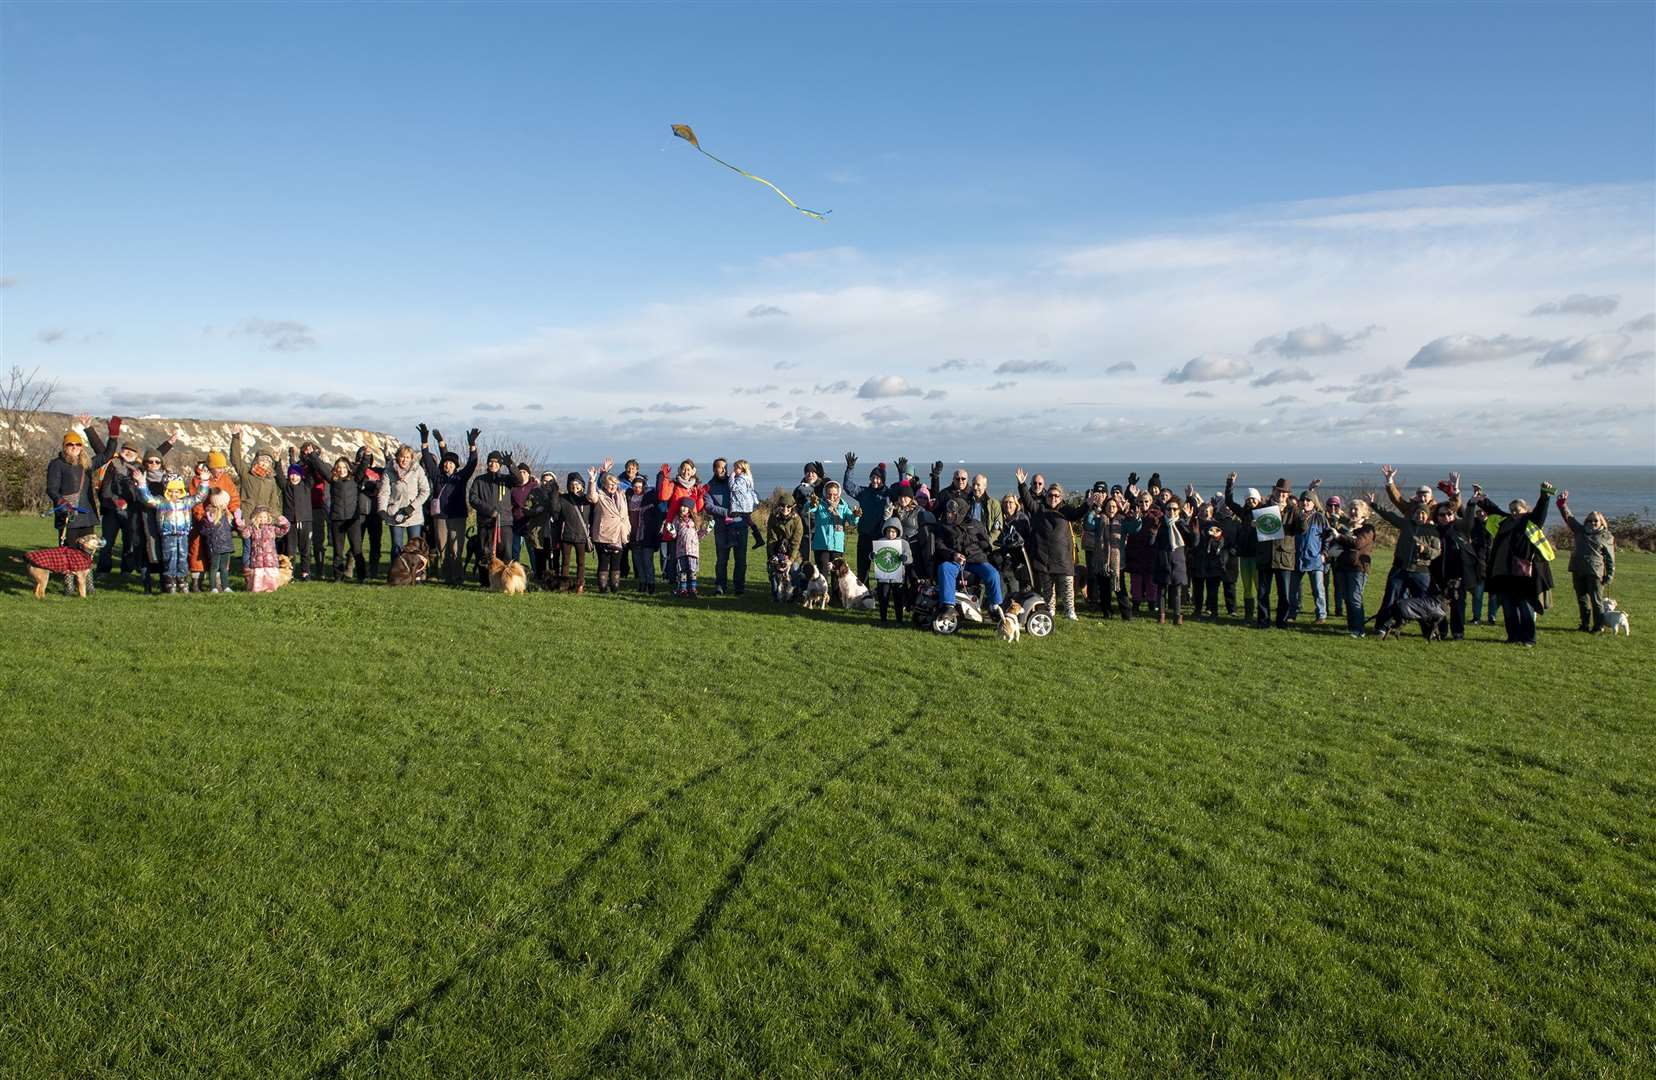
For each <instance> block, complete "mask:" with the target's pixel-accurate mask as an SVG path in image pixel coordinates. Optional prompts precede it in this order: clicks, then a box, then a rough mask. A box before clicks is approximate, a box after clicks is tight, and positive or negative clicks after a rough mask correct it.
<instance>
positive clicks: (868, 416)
mask: <svg viewBox="0 0 1656 1080" xmlns="http://www.w3.org/2000/svg"><path fill="white" fill-rule="evenodd" d="M863 419H864V420H867V421H868V422H869V423H870V424H895V423H898V422H900V421H903V420H906V419H908V414H907V413H905V412H903V411H902V410H901V409H899V408H897V407H896V406H893V405H881V406H879V407H878V408H873V409H869V410H868V411H867V412H865V413H863Z"/></svg>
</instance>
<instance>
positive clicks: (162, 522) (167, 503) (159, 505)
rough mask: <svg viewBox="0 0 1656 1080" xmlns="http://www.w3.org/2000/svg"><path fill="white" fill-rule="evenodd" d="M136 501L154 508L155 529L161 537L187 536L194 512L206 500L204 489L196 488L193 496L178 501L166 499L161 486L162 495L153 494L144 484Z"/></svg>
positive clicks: (164, 489) (186, 496)
mask: <svg viewBox="0 0 1656 1080" xmlns="http://www.w3.org/2000/svg"><path fill="white" fill-rule="evenodd" d="M137 490H138V501H139V502H141V503H143V504H144V505H145V506H150V507H154V509H155V522H156V528H157V529H158V530H159V531H160V535H162V536H189V535H190V526H191V525H193V524H194V523H195V518H194V511H195V508H196V507H198V506H200V505H201V503H202V500H203V499H205V498H207V491H208V489H207V488H206V487H201V488H198V489H197V490H196V491H195V493H194V494H192V495H185V496H184V497H183V498H179V499H169V498H167V496H166V494H165V491H166V488H165V486H163V488H162V492H163V493H162V494H160V495H157V494H153V493H152V492H151V491H150V489H149V485H148V484H145V485H143V486H141V487H139V488H138V489H137Z"/></svg>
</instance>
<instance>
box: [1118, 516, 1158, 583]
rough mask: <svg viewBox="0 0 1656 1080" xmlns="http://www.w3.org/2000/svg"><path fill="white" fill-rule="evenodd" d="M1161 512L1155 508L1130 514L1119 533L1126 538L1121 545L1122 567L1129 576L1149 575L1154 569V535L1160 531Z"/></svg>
mask: <svg viewBox="0 0 1656 1080" xmlns="http://www.w3.org/2000/svg"><path fill="white" fill-rule="evenodd" d="M1161 524H1162V512H1161V511H1160V510H1157V509H1156V508H1155V507H1151V508H1150V509H1149V510H1146V511H1143V512H1142V513H1139V512H1130V513H1129V516H1128V517H1127V519H1126V520H1125V521H1124V522H1123V523H1122V526H1121V531H1122V533H1123V534H1125V535H1126V537H1127V542H1126V543H1125V544H1124V545H1123V550H1122V558H1121V561H1122V565H1123V566H1125V567H1126V568H1127V572H1128V573H1129V574H1149V573H1153V572H1154V571H1155V569H1156V533H1158V532H1159V531H1161Z"/></svg>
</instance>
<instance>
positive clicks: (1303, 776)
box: [0, 518, 1656, 1077]
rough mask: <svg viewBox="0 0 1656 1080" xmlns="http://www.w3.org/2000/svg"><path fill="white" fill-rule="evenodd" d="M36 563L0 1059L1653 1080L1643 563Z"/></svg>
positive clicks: (169, 1068) (1652, 585)
mask: <svg viewBox="0 0 1656 1080" xmlns="http://www.w3.org/2000/svg"><path fill="white" fill-rule="evenodd" d="M47 535H48V527H47V526H46V525H45V524H44V523H43V522H42V521H41V520H40V519H17V518H9V519H0V556H3V558H4V569H3V571H0V586H3V591H0V625H3V626H4V627H5V633H4V639H5V641H6V644H7V652H8V654H9V655H8V656H7V662H6V663H5V664H4V666H3V667H0V702H4V705H3V706H0V749H3V752H0V1001H3V1002H4V1007H3V1008H0V1072H10V1073H13V1074H15V1075H20V1076H43V1075H57V1074H72V1075H110V1076H113V1075H121V1076H134V1075H136V1076H167V1077H173V1076H183V1075H203V1076H206V1075H212V1076H254V1075H258V1076H265V1075H272V1074H285V1075H326V1076H332V1075H338V1076H404V1075H409V1076H412V1075H425V1074H428V1073H431V1072H434V1071H439V1072H443V1073H446V1074H451V1075H455V1074H458V1075H480V1076H481V1075H503V1074H509V1073H516V1072H533V1073H535V1074H537V1075H546V1076H606V1077H608V1076H618V1075H639V1076H645V1075H649V1076H661V1075H717V1076H761V1075H762V1076H801V1077H819V1076H825V1075H852V1074H859V1073H861V1074H873V1075H880V1076H902V1077H913V1076H952V1075H963V1074H973V1075H991V1076H1010V1075H1020V1076H1021V1075H1030V1076H1055V1077H1057V1076H1063V1077H1070V1076H1087V1075H1096V1076H1112V1075H1119V1074H1122V1073H1139V1074H1158V1075H1161V1074H1167V1073H1172V1072H1186V1071H1202V1072H1212V1073H1223V1074H1227V1075H1229V1074H1247V1075H1251V1074H1258V1075H1273V1076H1274V1075H1281V1074H1284V1073H1293V1074H1299V1075H1306V1074H1334V1073H1338V1074H1345V1073H1352V1072H1373V1073H1383V1074H1386V1075H1398V1074H1426V1073H1431V1074H1438V1075H1441V1074H1446V1073H1448V1074H1458V1075H1478V1076H1496V1075H1499V1076H1525V1075H1533V1074H1540V1073H1558V1074H1563V1075H1628V1076H1632V1075H1648V1074H1649V1073H1650V1072H1651V1071H1652V1070H1653V1069H1656V1051H1653V1043H1656V990H1653V987H1656V891H1653V889H1656V886H1653V882H1656V819H1653V814H1652V807H1653V806H1656V779H1653V777H1656V737H1653V735H1652V728H1651V722H1650V718H1649V711H1650V710H1649V707H1648V701H1647V700H1646V699H1647V698H1648V696H1649V684H1650V676H1649V672H1650V671H1651V670H1652V669H1653V668H1652V660H1653V658H1656V657H1653V653H1656V650H1653V648H1652V646H1651V644H1650V642H1651V640H1652V639H1651V632H1652V631H1651V625H1652V624H1651V622H1650V621H1649V620H1650V616H1652V615H1656V557H1653V556H1647V555H1629V556H1627V557H1626V558H1625V559H1624V560H1623V564H1622V571H1621V574H1620V576H1619V578H1618V581H1617V584H1616V585H1615V586H1614V587H1613V588H1612V590H1611V591H1612V593H1613V594H1615V595H1616V596H1618V597H1619V598H1620V599H1621V600H1622V601H1623V603H1624V606H1626V607H1627V608H1628V609H1629V610H1630V611H1631V612H1633V617H1634V622H1635V624H1636V625H1635V636H1633V637H1632V638H1631V639H1629V638H1619V639H1615V640H1611V639H1609V638H1603V637H1601V638H1590V637H1588V636H1587V635H1583V634H1577V633H1575V632H1574V631H1573V627H1574V625H1575V615H1574V608H1573V601H1572V600H1571V599H1570V598H1569V597H1567V596H1566V597H1562V598H1561V599H1562V600H1563V603H1564V605H1565V606H1562V607H1561V608H1559V609H1556V610H1555V611H1554V612H1553V613H1551V614H1550V615H1548V616H1547V617H1546V618H1545V619H1543V621H1542V631H1541V643H1540V647H1539V648H1537V649H1534V650H1520V649H1512V648H1508V647H1506V646H1504V645H1501V644H1499V642H1500V640H1501V634H1500V632H1499V631H1498V630H1497V629H1486V628H1478V629H1477V630H1475V631H1474V632H1473V634H1472V636H1471V637H1470V638H1469V640H1467V641H1465V642H1461V643H1447V644H1441V645H1440V644H1427V643H1424V642H1422V641H1420V640H1419V639H1418V637H1416V636H1414V631H1413V630H1412V629H1411V630H1410V631H1409V635H1410V636H1409V637H1407V638H1406V639H1404V640H1401V641H1396V642H1379V641H1375V640H1372V639H1371V640H1367V641H1354V640H1351V639H1349V638H1347V637H1346V636H1345V635H1344V633H1343V632H1341V631H1340V630H1338V629H1337V628H1336V627H1334V626H1333V625H1332V624H1330V626H1328V627H1326V628H1317V629H1316V630H1313V629H1312V628H1310V627H1309V626H1302V627H1300V628H1296V629H1293V630H1289V631H1285V632H1268V633H1262V632H1257V631H1253V630H1249V629H1245V628H1243V627H1241V626H1239V625H1236V624H1223V625H1219V626H1209V625H1188V624H1187V625H1186V626H1184V627H1181V628H1177V629H1175V628H1173V627H1170V626H1169V627H1158V626H1156V625H1154V623H1153V622H1151V621H1145V620H1140V621H1137V622H1134V623H1132V624H1130V625H1123V624H1121V623H1119V622H1112V623H1108V624H1105V623H1102V622H1100V621H1098V620H1096V619H1088V620H1086V621H1084V622H1083V623H1082V624H1081V625H1080V626H1078V627H1076V626H1071V625H1068V624H1060V626H1059V628H1058V629H1057V630H1056V631H1055V632H1054V634H1053V635H1052V637H1050V638H1048V639H1046V640H1044V641H1031V640H1028V639H1026V640H1025V641H1024V642H1023V643H1022V644H1021V645H1019V646H1017V647H1008V646H1005V645H1003V644H1001V643H1000V642H999V641H996V640H994V639H993V638H992V637H991V636H990V634H989V633H988V631H986V630H983V629H974V630H968V631H966V632H964V633H963V634H961V635H960V636H958V637H955V638H940V637H936V636H934V635H931V634H929V633H921V632H917V631H914V630H911V629H901V630H898V629H888V630H883V629H881V628H880V627H879V626H878V625H877V623H876V622H874V621H872V620H871V619H870V618H869V617H867V616H862V615H856V616H853V615H848V614H844V613H837V612H830V613H827V614H806V613H802V612H800V611H798V610H796V609H792V608H789V609H778V608H774V607H772V606H771V604H770V603H769V600H768V597H766V596H765V595H764V590H763V588H759V589H758V593H757V595H755V594H753V593H750V595H749V596H748V597H746V598H744V599H742V600H740V601H738V600H734V599H729V598H719V599H712V598H706V597H704V598H703V599H702V600H700V601H699V602H696V603H694V604H687V603H684V602H676V601H672V600H670V599H661V598H652V599H645V598H641V597H634V596H622V597H606V596H598V595H594V594H591V593H589V594H588V595H585V596H580V597H575V596H567V595H551V594H534V595H530V596H527V597H521V598H505V597H499V596H494V595H486V594H483V593H481V592H479V591H476V590H466V591H464V592H454V591H450V590H446V589H442V588H437V587H429V588H422V589H417V590H388V589H385V588H383V587H378V586H367V587H349V586H328V585H309V586H294V587H292V588H290V589H287V590H285V591H283V592H281V593H279V594H277V595H274V596H257V597H255V596H248V595H245V594H240V595H235V596H228V597H213V596H197V597H168V598H145V597H143V596H141V595H137V594H135V593H133V592H131V591H125V592H123V591H118V590H105V591H104V592H101V593H100V594H99V595H98V596H97V597H96V598H94V599H93V600H91V601H89V602H80V601H68V600H64V599H63V598H62V597H61V596H57V595H50V596H49V597H48V600H47V601H46V602H43V603H36V602H35V601H34V600H33V599H32V598H28V597H26V596H24V595H23V594H22V579H21V576H20V574H19V573H18V567H17V564H16V562H15V561H14V556H15V555H16V554H17V552H18V551H19V550H21V549H23V548H26V547H33V546H39V545H41V544H43V543H45V542H46V539H47ZM703 565H704V568H706V569H710V568H709V567H708V565H707V563H706V562H705V561H704V564H703ZM751 569H752V570H753V573H754V575H755V578H756V579H757V577H758V575H759V573H760V570H759V568H758V567H753V568H751ZM1560 570H1562V566H1560ZM1378 587H1379V585H1378V581H1376V582H1375V583H1374V587H1373V589H1372V590H1371V591H1372V593H1373V594H1374V595H1376V596H1377V594H1378ZM1640 671H1643V672H1645V674H1644V675H1642V676H1641V675H1639V674H1638V673H1639V672H1640Z"/></svg>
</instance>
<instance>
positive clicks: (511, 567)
mask: <svg viewBox="0 0 1656 1080" xmlns="http://www.w3.org/2000/svg"><path fill="white" fill-rule="evenodd" d="M489 588H490V589H491V590H493V591H494V592H498V593H505V594H506V595H507V596H515V595H518V594H521V593H524V592H527V591H528V589H529V575H528V574H526V573H524V570H523V564H522V563H518V562H510V563H509V562H503V561H501V560H500V559H490V560H489Z"/></svg>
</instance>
